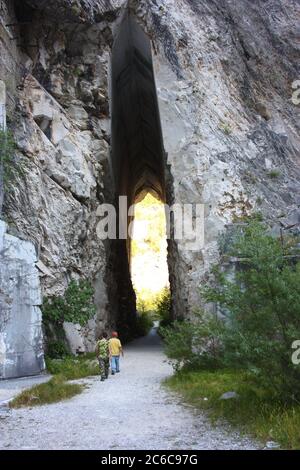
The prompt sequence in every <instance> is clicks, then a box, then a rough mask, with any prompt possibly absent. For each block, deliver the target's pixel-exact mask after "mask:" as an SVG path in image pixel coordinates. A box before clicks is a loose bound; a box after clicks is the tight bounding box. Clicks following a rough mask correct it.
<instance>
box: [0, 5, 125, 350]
mask: <svg viewBox="0 0 300 470" xmlns="http://www.w3.org/2000/svg"><path fill="white" fill-rule="evenodd" d="M4 3H6V2H4ZM15 11H16V14H17V17H14V16H13V14H14V11H13V10H11V11H10V15H7V16H6V18H5V19H3V21H4V22H5V23H6V24H12V25H13V26H10V27H6V29H7V28H11V29H12V30H13V34H14V35H15V37H16V38H17V42H18V43H19V45H20V46H22V47H20V49H21V50H22V54H21V52H20V56H18V57H17V59H14V60H15V62H17V63H18V67H19V70H21V71H23V73H22V74H20V77H21V78H20V80H19V81H18V80H17V79H15V81H16V83H15V87H13V89H12V94H13V99H14V106H12V107H11V109H10V110H9V113H8V114H9V118H10V120H11V122H12V126H11V127H12V128H13V132H14V137H15V141H16V144H17V158H18V160H19V167H20V168H21V169H22V174H21V176H20V177H19V178H18V181H17V182H16V183H15V184H14V187H13V188H12V189H11V191H9V192H7V194H6V198H5V217H6V220H7V221H8V222H9V224H10V227H11V229H12V230H15V231H16V233H22V234H24V235H25V236H26V237H28V238H29V239H30V240H32V242H34V244H35V246H36V249H37V253H38V263H37V267H38V269H39V271H40V279H41V286H42V291H43V295H44V296H51V295H53V294H62V293H63V291H64V290H65V288H66V286H67V285H68V282H69V281H70V279H74V278H75V279H78V278H86V279H89V280H91V282H92V283H93V284H94V287H95V301H96V306H97V313H96V316H95V318H94V319H92V320H90V321H89V323H88V325H87V327H86V328H82V329H81V331H80V336H81V341H80V344H81V345H82V344H83V345H84V347H85V349H87V350H93V349H94V344H95V335H97V334H98V333H99V332H100V331H101V330H103V329H104V328H107V327H109V326H113V325H114V323H115V320H116V307H115V304H116V301H115V297H116V296H115V295H114V292H115V290H114V282H115V281H114V276H113V274H111V271H112V270H111V269H110V268H109V266H110V263H111V255H110V253H111V250H110V246H109V244H108V243H107V244H105V245H104V243H103V242H101V241H100V240H99V239H98V238H97V236H96V224H97V220H98V219H97V216H96V210H97V207H98V205H99V204H100V203H101V202H104V200H105V201H106V202H109V200H110V198H112V197H113V189H112V183H111V178H110V172H109V121H108V108H109V103H108V81H107V80H108V73H107V68H108V51H109V46H108V44H109V43H110V42H111V36H109V37H107V35H108V34H111V33H110V32H109V31H107V26H106V23H103V24H102V25H100V24H99V25H98V26H97V28H94V29H93V27H88V28H86V27H83V26H81V25H78V24H76V25H75V26H74V24H73V23H71V24H70V23H69V20H68V21H67V20H66V21H67V26H66V24H65V23H63V18H62V17H59V16H56V18H57V19H59V21H60V22H61V24H60V26H59V27H57V26H56V25H55V26H54V25H53V22H52V18H51V19H49V17H48V16H47V15H48V10H47V12H43V13H42V14H41V16H40V12H39V11H38V10H37V11H36V10H31V9H27V8H26V4H25V3H24V2H23V3H22V5H21V6H20V2H16V10H15ZM52 11H55V13H56V14H58V10H52ZM18 21H19V22H21V25H20V26H19V25H18ZM27 21H28V24H27ZM23 23H24V24H23ZM75 30H76V31H75ZM2 34H3V35H4V33H3V32H2ZM74 35H75V36H74ZM1 37H2V35H1ZM12 44H14V43H13V42H12ZM1 45H2V44H1ZM33 45H36V47H30V46H33ZM17 49H18V48H17ZM12 52H13V51H11V50H9V49H8V50H7V57H8V58H10V56H11V54H12ZM1 56H2V54H1ZM8 65H9V64H8ZM7 68H8V69H9V67H7ZM3 70H4V67H3V68H1V76H3V78H4V79H5V81H6V82H9V80H10V74H9V70H8V72H7V74H5V73H4V72H2V71H3ZM10 71H11V74H12V76H13V77H14V78H15V75H16V74H15V71H14V70H12V69H11V70H10ZM104 186H105V188H104ZM108 284H109V286H110V289H109V292H108V289H107V285H108ZM110 296H111V300H110ZM76 328H77V327H76ZM76 328H75V329H76ZM66 330H67V331H66V332H67V335H68V334H69V333H70V326H69V325H66ZM73 336H74V335H73ZM72 346H73V345H72ZM81 349H82V347H81Z"/></svg>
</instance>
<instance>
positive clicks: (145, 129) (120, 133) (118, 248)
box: [111, 12, 167, 339]
mask: <svg viewBox="0 0 300 470" xmlns="http://www.w3.org/2000/svg"><path fill="white" fill-rule="evenodd" d="M111 118H112V123H111V126H112V128H111V131H112V152H111V167H112V174H113V178H114V194H115V205H116V207H117V208H118V207H119V205H118V199H119V197H120V196H125V197H126V198H127V199H126V201H127V206H128V207H131V206H133V205H134V204H135V203H139V202H142V201H144V200H147V198H148V197H153V196H154V197H155V198H156V201H160V203H161V204H163V203H165V201H166V187H165V160H166V159H165V151H164V146H163V138H162V130H161V122H160V115H159V107H158V99H157V92H156V85H155V77H154V70H153V62H152V49H151V42H150V39H149V37H148V36H147V35H146V33H145V32H144V31H143V29H142V28H141V26H140V25H139V24H138V23H137V21H136V19H135V18H134V16H133V15H132V14H131V13H129V12H127V13H126V14H125V16H124V18H123V20H122V22H121V24H120V26H119V28H118V32H117V35H116V37H115V41H114V45H113V49H112V61H111ZM147 195H148V196H147ZM149 195H152V196H149ZM118 217H119V220H120V219H121V218H122V217H124V215H122V214H120V212H119V213H118ZM125 219H126V220H125V221H123V223H125V225H126V227H127V228H128V227H129V226H130V224H131V223H132V222H133V219H134V213H130V212H129V214H128V213H127V214H126V216H125ZM133 226H134V224H133ZM117 238H118V239H117V240H116V241H115V243H114V248H113V252H114V264H115V268H114V271H115V273H116V285H117V296H118V307H117V311H118V314H117V326H118V328H119V329H120V330H122V331H123V332H124V336H125V337H126V336H128V337H130V336H131V331H132V330H134V324H135V322H136V294H135V292H134V289H133V284H132V267H133V265H132V257H131V250H132V247H133V246H134V245H133V244H132V243H131V239H130V237H129V236H128V231H127V237H126V239H123V238H124V237H122V236H121V237H120V233H119V237H117ZM120 238H121V239H120ZM165 244H166V240H165ZM165 263H167V261H166V254H165ZM125 339H126V338H125Z"/></svg>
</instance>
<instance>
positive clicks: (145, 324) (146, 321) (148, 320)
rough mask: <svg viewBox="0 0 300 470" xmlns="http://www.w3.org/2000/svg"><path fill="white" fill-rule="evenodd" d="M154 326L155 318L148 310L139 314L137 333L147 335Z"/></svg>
mask: <svg viewBox="0 0 300 470" xmlns="http://www.w3.org/2000/svg"><path fill="white" fill-rule="evenodd" d="M152 327H153V320H152V317H151V315H150V314H149V313H148V312H145V313H142V314H138V316H137V323H136V335H137V336H146V335H147V334H148V333H149V331H150V330H151V328H152Z"/></svg>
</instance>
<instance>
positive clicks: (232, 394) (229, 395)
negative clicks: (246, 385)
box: [220, 392, 239, 400]
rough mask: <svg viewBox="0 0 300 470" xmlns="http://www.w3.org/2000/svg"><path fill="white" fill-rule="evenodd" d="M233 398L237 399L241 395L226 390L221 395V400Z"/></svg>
mask: <svg viewBox="0 0 300 470" xmlns="http://www.w3.org/2000/svg"><path fill="white" fill-rule="evenodd" d="M232 398H234V399H237V398H239V395H238V394H237V393H236V392H226V393H223V395H221V396H220V400H231V399H232Z"/></svg>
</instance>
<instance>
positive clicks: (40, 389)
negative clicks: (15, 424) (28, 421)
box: [10, 375, 84, 408]
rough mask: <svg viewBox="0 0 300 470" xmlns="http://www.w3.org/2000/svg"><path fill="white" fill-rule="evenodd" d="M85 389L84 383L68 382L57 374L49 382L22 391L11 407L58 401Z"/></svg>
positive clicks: (11, 403)
mask: <svg viewBox="0 0 300 470" xmlns="http://www.w3.org/2000/svg"><path fill="white" fill-rule="evenodd" d="M83 389H84V386H83V385H80V384H71V383H67V382H66V381H65V377H63V376H62V375H57V376H55V377H53V378H52V379H51V380H49V382H46V383H42V384H39V385H35V386H34V387H32V388H29V389H28V390H24V391H23V392H21V393H20V394H19V395H18V396H17V397H15V398H14V399H13V400H12V401H11V402H10V407H11V408H22V407H25V406H40V405H45V404H48V403H56V402H58V401H61V400H66V399H67V398H71V397H74V396H75V395H78V394H79V393H81V392H82V390H83Z"/></svg>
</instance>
